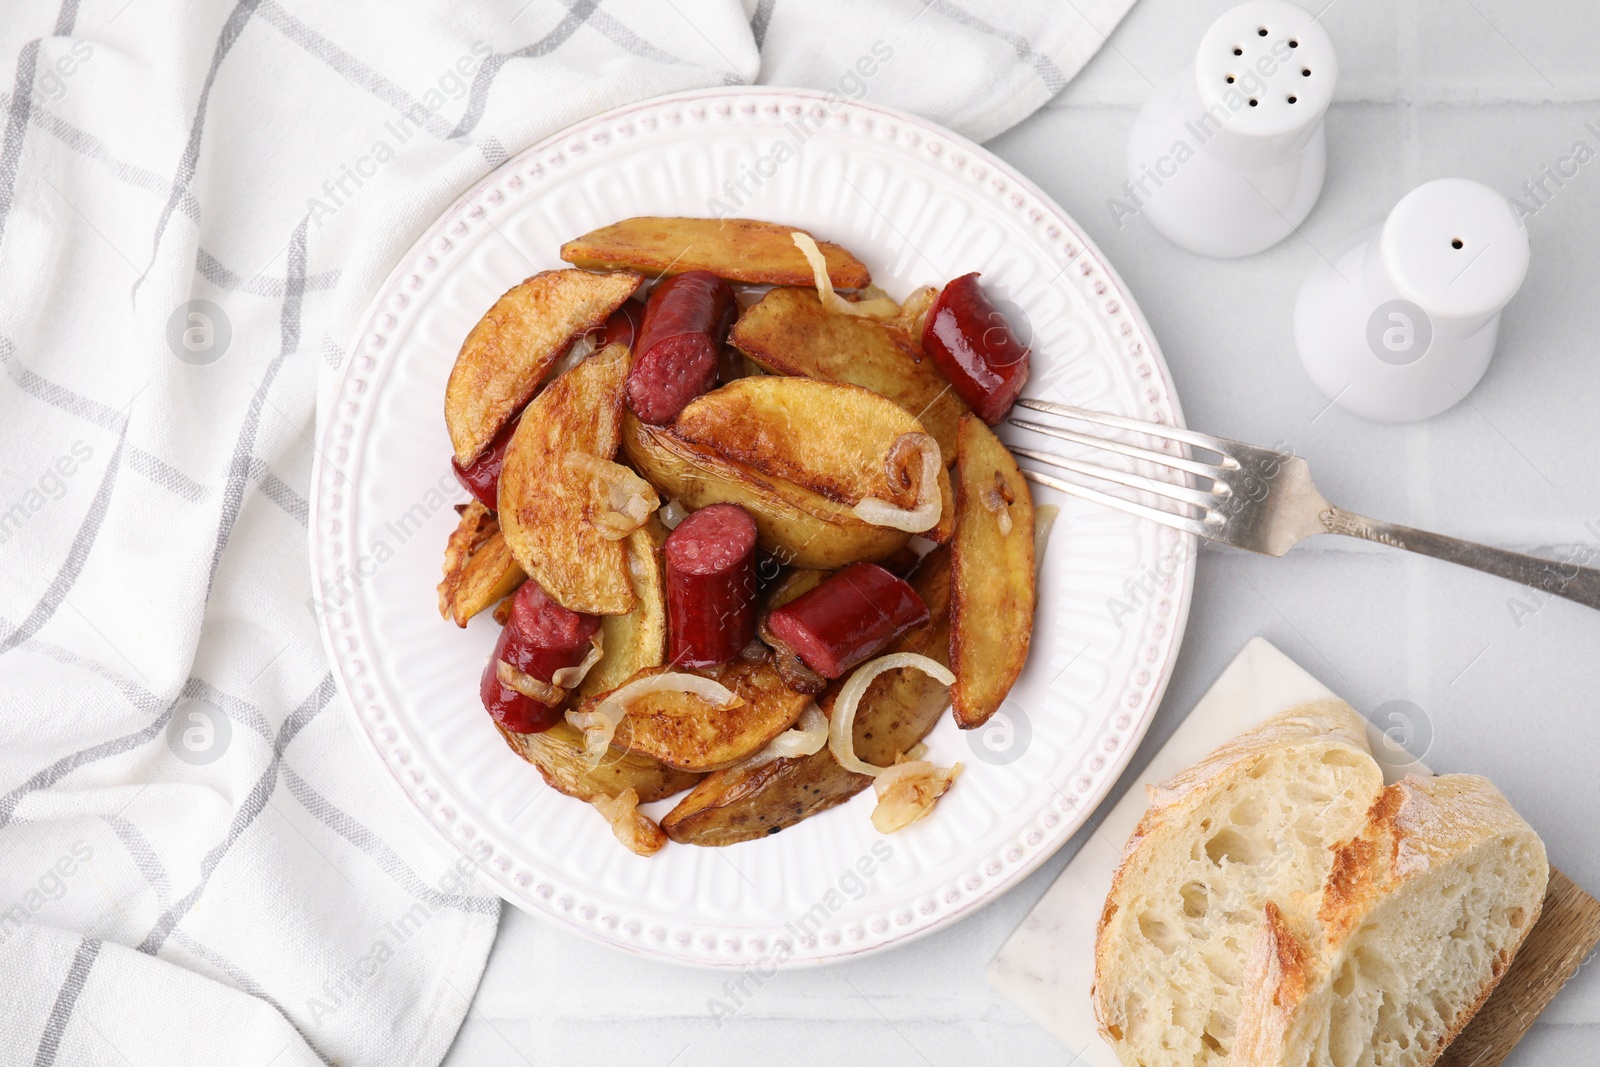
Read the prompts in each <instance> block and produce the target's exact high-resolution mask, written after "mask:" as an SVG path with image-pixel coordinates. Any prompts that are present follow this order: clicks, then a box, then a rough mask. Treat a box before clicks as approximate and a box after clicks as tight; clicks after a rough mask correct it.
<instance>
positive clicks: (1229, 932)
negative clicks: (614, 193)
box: [1094, 700, 1383, 1067]
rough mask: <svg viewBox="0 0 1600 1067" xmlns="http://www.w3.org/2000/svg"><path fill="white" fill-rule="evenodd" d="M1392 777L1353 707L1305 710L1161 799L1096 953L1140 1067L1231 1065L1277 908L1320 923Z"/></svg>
mask: <svg viewBox="0 0 1600 1067" xmlns="http://www.w3.org/2000/svg"><path fill="white" fill-rule="evenodd" d="M1382 788H1383V777H1382V774H1381V772H1380V771H1379V769H1378V765H1377V763H1376V762H1375V761H1374V760H1373V759H1372V756H1371V752H1370V750H1369V749H1368V747H1367V741H1366V731H1365V728H1364V726H1363V722H1362V720H1361V718H1360V717H1359V716H1358V715H1357V714H1356V713H1355V712H1354V711H1353V710H1351V708H1350V707H1349V706H1348V705H1346V704H1344V703H1342V702H1340V701H1334V700H1329V701H1317V702H1314V703H1310V704H1304V705H1301V706H1299V707H1296V708H1292V709H1290V710H1289V711H1286V712H1284V713H1282V714H1280V715H1277V716H1275V717H1273V718H1271V719H1268V720H1267V721H1266V722H1264V723H1262V724H1261V725H1259V726H1257V727H1255V728H1254V729H1252V730H1249V731H1247V732H1246V733H1244V734H1241V735H1240V736H1238V737H1236V738H1234V739H1233V740H1231V741H1229V742H1228V743H1227V744H1225V745H1223V746H1222V747H1221V748H1219V749H1217V750H1216V751H1215V752H1213V753H1211V755H1209V756H1207V757H1206V758H1205V759H1204V760H1202V761H1201V762H1200V763H1199V764H1197V765H1196V766H1194V767H1191V768H1190V769H1188V770H1187V771H1184V772H1183V773H1182V774H1180V775H1178V776H1177V777H1175V778H1173V779H1171V780H1170V781H1168V782H1165V783H1163V784H1162V785H1159V786H1154V787H1151V789H1150V808H1149V810H1148V811H1146V812H1145V815H1144V817H1143V818H1142V819H1141V820H1140V822H1139V825H1138V827H1137V828H1136V829H1135V830H1134V834H1133V837H1132V838H1131V839H1130V840H1129V841H1128V846H1127V848H1126V850H1125V851H1124V853H1123V858H1122V863H1121V866H1120V867H1119V868H1118V869H1117V873H1116V876H1115V878H1114V880H1113V882H1112V888H1111V892H1110V894H1109V896H1107V898H1106V905H1105V910H1104V912H1103V913H1102V915H1101V919H1100V925H1099V931H1098V937H1097V941H1096V945H1095V984H1094V1006H1095V1015H1096V1017H1097V1018H1098V1019H1099V1021H1100V1028H1101V1033H1102V1034H1103V1035H1104V1036H1105V1038H1106V1040H1107V1041H1109V1042H1110V1043H1111V1046H1112V1047H1113V1048H1114V1049H1115V1050H1116V1053H1117V1055H1118V1057H1119V1058H1120V1059H1121V1060H1122V1062H1123V1063H1124V1064H1127V1065H1129V1067H1177V1065H1182V1067H1201V1065H1207V1064H1214V1065H1222V1064H1225V1063H1226V1062H1227V1058H1228V1051H1229V1049H1230V1047H1231V1046H1232V1043H1233V1033H1234V1021H1235V1019H1236V1018H1237V1015H1238V1009H1239V990H1240V982H1241V979H1242V978H1243V975H1244V965H1245V958H1246V955H1247V954H1248V952H1249V950H1250V948H1251V945H1252V944H1253V943H1254V941H1255V939H1256V935H1257V930H1258V927H1259V926H1260V924H1261V921H1262V916H1263V914H1264V910H1265V906H1266V904H1267V903H1268V902H1269V901H1271V902H1275V903H1276V904H1277V906H1278V907H1279V908H1280V909H1282V910H1283V911H1285V912H1289V913H1292V914H1302V913H1303V914H1307V915H1309V914H1310V913H1313V912H1314V911H1315V909H1316V906H1317V905H1316V894H1317V892H1318V890H1319V889H1320V888H1321V887H1322V885H1323V882H1324V881H1325V880H1326V879H1327V876H1328V873H1329V870H1330V867H1331V865H1332V860H1333V854H1332V851H1331V846H1332V845H1333V844H1335V843H1337V842H1339V841H1342V840H1345V839H1348V838H1350V837H1352V836H1354V835H1355V833H1356V832H1357V831H1358V830H1359V829H1360V827H1361V825H1362V822H1363V819H1364V817H1365V815H1366V812H1367V808H1368V807H1369V806H1370V805H1371V803H1372V798H1373V797H1374V796H1376V795H1377V794H1378V792H1379V791H1380V790H1381V789H1382Z"/></svg>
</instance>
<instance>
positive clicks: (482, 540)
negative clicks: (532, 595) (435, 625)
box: [439, 500, 526, 626]
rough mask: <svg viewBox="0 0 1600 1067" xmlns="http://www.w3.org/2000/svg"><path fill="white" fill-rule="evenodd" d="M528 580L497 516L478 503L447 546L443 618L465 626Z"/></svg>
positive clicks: (465, 515) (463, 516)
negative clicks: (518, 563)
mask: <svg viewBox="0 0 1600 1067" xmlns="http://www.w3.org/2000/svg"><path fill="white" fill-rule="evenodd" d="M525 577H526V575H524V574H523V573H522V568H521V567H519V566H517V561H516V559H514V558H513V557H512V555H511V550H510V549H509V548H507V547H506V542H505V538H504V537H503V536H501V534H500V523H499V522H498V521H496V519H495V515H494V512H492V511H490V510H489V509H488V508H486V507H484V506H483V505H482V504H480V503H479V502H478V501H476V500H474V501H472V502H471V503H469V504H467V505H466V506H465V507H463V508H462V509H461V521H460V522H459V523H458V524H457V525H456V528H455V529H454V530H452V531H451V533H450V539H449V541H447V542H446V543H445V549H444V580H443V581H441V582H440V583H439V614H440V615H443V616H444V617H445V618H447V619H450V620H451V621H453V622H454V623H455V624H456V625H457V626H465V625H466V624H467V620H468V619H470V618H472V617H473V616H474V615H476V614H478V612H480V611H483V610H484V609H485V608H487V607H489V605H491V604H493V603H494V602H495V601H497V600H500V599H501V598H502V597H505V596H507V595H509V594H510V593H513V592H515V591H516V588H517V586H519V585H521V584H522V581H523V579H524V578H525Z"/></svg>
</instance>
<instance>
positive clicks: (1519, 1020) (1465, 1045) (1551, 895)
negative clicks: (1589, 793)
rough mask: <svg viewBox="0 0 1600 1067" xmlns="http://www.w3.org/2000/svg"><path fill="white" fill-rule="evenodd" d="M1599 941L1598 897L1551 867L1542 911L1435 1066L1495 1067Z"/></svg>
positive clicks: (1599, 906) (1599, 905) (1599, 903)
mask: <svg viewBox="0 0 1600 1067" xmlns="http://www.w3.org/2000/svg"><path fill="white" fill-rule="evenodd" d="M1597 942H1600V900H1595V898H1594V897H1591V896H1590V895H1589V894H1588V893H1585V892H1584V891H1583V890H1582V889H1579V888H1578V884H1577V883H1576V882H1574V881H1573V880H1572V879H1570V878H1568V877H1567V876H1566V875H1564V874H1562V873H1561V872H1560V871H1558V870H1556V869H1555V868H1554V867H1551V868H1550V887H1549V888H1548V889H1546V890H1545V894H1544V909H1543V910H1542V911H1541V912H1540V913H1539V921H1538V922H1536V923H1534V924H1533V929H1532V930H1530V931H1528V939H1527V940H1526V941H1524V942H1523V943H1522V948H1521V949H1519V950H1518V951H1517V958H1516V959H1514V960H1512V961H1511V969H1510V970H1508V971H1507V972H1506V973H1505V977H1504V978H1502V979H1500V984H1499V985H1498V986H1496V987H1495V990H1494V993H1493V994H1491V995H1490V997H1489V999H1488V1000H1487V1001H1485V1002H1484V1005H1483V1007H1481V1008H1479V1009H1478V1014H1476V1015H1474V1016H1473V1017H1472V1021H1471V1022H1470V1023H1468V1024H1467V1028H1466V1029H1465V1030H1463V1031H1461V1034H1460V1035H1459V1036H1458V1037H1457V1038H1456V1039H1455V1040H1454V1041H1452V1042H1451V1043H1450V1047H1449V1048H1447V1049H1445V1050H1444V1055H1443V1056H1441V1057H1440V1058H1439V1067H1497V1065H1498V1064H1499V1063H1500V1061H1502V1060H1504V1059H1505V1058H1506V1057H1507V1056H1508V1055H1510V1054H1511V1049H1512V1048H1513V1047H1514V1046H1515V1045H1516V1043H1517V1042H1518V1041H1521V1040H1522V1035H1523V1034H1526V1033H1527V1032H1528V1028H1529V1027H1530V1026H1532V1025H1533V1020H1534V1019H1536V1018H1538V1017H1539V1013H1540V1012H1542V1011H1544V1009H1545V1008H1546V1007H1548V1006H1549V1004H1550V1001H1551V999H1552V998H1553V997H1554V996H1555V995H1556V993H1557V991H1558V990H1560V989H1561V987H1562V986H1563V985H1565V984H1566V982H1567V979H1569V978H1571V977H1572V976H1573V975H1574V974H1577V973H1578V967H1579V965H1580V964H1582V963H1583V961H1584V959H1585V958H1586V957H1587V956H1588V955H1589V953H1590V952H1591V951H1593V949H1594V946H1595V944H1596V943H1597Z"/></svg>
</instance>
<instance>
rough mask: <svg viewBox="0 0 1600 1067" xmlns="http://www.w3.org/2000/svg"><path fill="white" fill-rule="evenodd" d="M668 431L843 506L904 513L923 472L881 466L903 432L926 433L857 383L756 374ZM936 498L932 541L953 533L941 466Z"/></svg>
mask: <svg viewBox="0 0 1600 1067" xmlns="http://www.w3.org/2000/svg"><path fill="white" fill-rule="evenodd" d="M672 432H673V433H674V434H675V435H676V436H677V437H679V438H680V439H682V440H684V441H687V442H689V443H690V444H696V445H700V446H701V447H703V448H706V449H710V450H712V451H714V452H716V453H717V455H719V456H721V457H723V458H724V459H727V460H731V461H732V462H734V463H736V464H738V465H740V466H742V467H745V468H747V469H749V470H753V471H757V472H759V473H761V474H765V475H767V476H768V477H771V478H775V479H781V480H783V481H787V482H792V483H793V484H795V485H798V486H800V487H801V488H803V489H809V490H811V491H812V492H813V493H816V494H818V495H819V496H822V497H826V498H827V499H829V500H832V501H834V502H835V503H838V504H842V505H844V507H845V508H847V509H848V508H852V507H854V506H855V505H856V504H859V503H860V502H861V501H862V500H863V499H865V498H867V497H876V498H878V499H879V500H887V501H888V502H889V503H891V504H893V505H895V506H896V507H902V508H908V507H911V506H912V505H913V504H915V503H916V493H917V488H916V485H915V482H914V479H916V478H918V477H920V475H921V472H920V471H916V472H913V473H912V474H911V476H910V477H909V478H901V477H894V478H891V477H890V471H889V470H888V467H887V464H886V462H885V461H886V459H887V458H888V456H889V452H890V450H891V449H892V448H893V447H894V444H895V442H896V441H897V440H898V439H899V438H900V437H901V435H903V434H908V433H926V432H927V429H926V427H924V426H923V424H922V423H921V422H919V421H918V420H917V418H916V416H914V415H912V414H911V413H910V412H908V411H906V410H905V409H904V408H902V407H900V405H898V404H896V403H895V402H894V401H892V400H889V399H887V398H885V397H882V396H879V395H878V394H877V393H874V392H873V391H872V390H870V389H863V388H862V387H861V386H859V385H848V384H845V383H843V382H828V381H820V380H818V379H816V378H796V377H780V376H772V375H762V376H759V377H754V378H741V379H739V380H738V381H736V382H729V383H728V384H727V385H724V386H723V387H722V388H720V389H715V390H713V391H711V392H709V393H706V394H705V395H704V396H701V397H697V398H695V399H694V400H692V401H690V402H689V405H688V406H687V407H685V408H684V409H683V410H682V411H681V412H679V413H678V418H677V420H676V421H675V422H674V423H673V426H672ZM939 495H940V497H941V499H942V500H943V507H942V509H941V512H940V518H939V524H938V525H937V526H935V527H934V528H933V529H931V530H929V531H928V532H927V533H926V534H925V536H926V537H928V539H929V540H932V541H934V542H943V541H945V540H948V539H949V536H950V531H951V530H952V529H953V528H954V517H955V508H954V497H953V494H952V492H951V488H950V476H949V474H948V473H946V471H945V470H944V469H943V467H941V468H940V471H939Z"/></svg>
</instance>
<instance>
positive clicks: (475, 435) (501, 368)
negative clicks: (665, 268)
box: [444, 269, 644, 467]
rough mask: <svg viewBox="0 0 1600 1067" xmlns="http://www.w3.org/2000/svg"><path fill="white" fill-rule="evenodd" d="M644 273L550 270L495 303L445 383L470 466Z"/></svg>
mask: <svg viewBox="0 0 1600 1067" xmlns="http://www.w3.org/2000/svg"><path fill="white" fill-rule="evenodd" d="M643 280H644V279H643V278H641V277H640V276H639V275H637V274H634V273H632V272H630V271H620V272H618V273H616V274H590V273H589V272H588V271H583V270H572V269H566V270H547V271H545V272H543V273H542V274H535V275H534V276H533V277H531V278H529V279H528V280H526V281H524V282H522V283H521V284H520V285H517V286H515V287H514V288H512V289H511V290H510V291H509V292H507V293H506V294H505V295H504V296H502V297H501V298H500V299H499V300H496V301H495V302H494V306H493V307H491V308H490V309H489V310H488V312H487V313H485V314H484V316H483V318H481V319H479V320H478V324H477V325H476V326H474V327H473V328H472V332H470V333H468V334H467V339H466V340H465V341H464V342H462V344H461V352H460V353H459V354H458V355H457V356H456V362H455V366H453V367H451V368H450V380H449V382H448V383H446V385H445V389H444V421H445V426H446V428H448V429H449V431H450V445H451V447H452V448H454V449H455V453H456V460H457V461H458V462H459V463H460V464H461V465H462V466H463V467H464V466H466V465H467V464H469V463H471V462H472V461H473V460H474V459H476V458H477V456H478V453H480V452H482V451H483V450H484V449H485V448H487V447H488V446H489V442H490V441H492V440H494V435H495V434H496V433H498V432H499V431H500V428H501V427H502V426H504V425H505V424H506V420H507V419H509V418H510V417H511V416H512V415H514V414H516V412H517V409H519V408H521V407H522V406H523V405H524V404H526V403H527V402H528V398H529V397H531V396H532V395H533V394H534V391H535V390H537V389H538V388H539V383H540V382H541V381H542V380H543V379H544V376H545V372H546V371H548V370H549V369H550V365H551V364H553V363H554V362H555V361H556V359H557V358H558V357H559V356H560V355H561V352H562V350H563V349H565V348H566V347H567V345H568V344H569V343H571V342H572V340H573V339H574V338H576V337H577V336H578V335H580V334H583V333H586V332H588V331H589V330H592V329H594V328H595V327H597V326H599V325H600V324H601V323H603V322H605V321H606V316H608V315H610V314H611V313H612V312H613V311H615V310H616V309H617V308H619V307H621V306H622V302H623V301H624V300H626V299H628V297H630V296H632V295H633V291H634V290H635V289H637V288H638V287H639V283H640V282H641V281H643Z"/></svg>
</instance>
